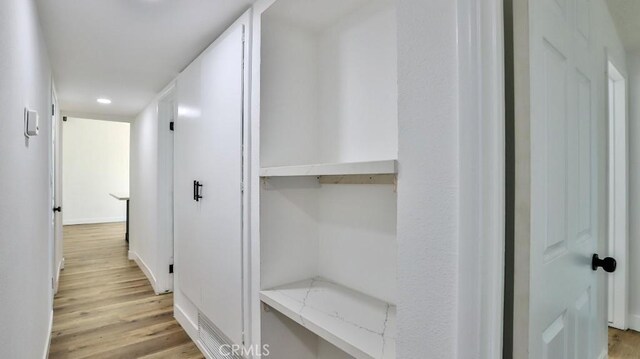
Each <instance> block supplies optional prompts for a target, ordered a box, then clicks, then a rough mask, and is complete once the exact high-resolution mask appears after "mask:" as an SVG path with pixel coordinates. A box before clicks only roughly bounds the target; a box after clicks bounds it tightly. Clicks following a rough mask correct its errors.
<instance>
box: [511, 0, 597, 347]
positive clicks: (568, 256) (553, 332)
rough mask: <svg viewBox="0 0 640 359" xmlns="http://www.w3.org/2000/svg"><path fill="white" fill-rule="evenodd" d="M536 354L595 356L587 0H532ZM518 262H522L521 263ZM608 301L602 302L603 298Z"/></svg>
mask: <svg viewBox="0 0 640 359" xmlns="http://www.w3.org/2000/svg"><path fill="white" fill-rule="evenodd" d="M529 6H530V10H531V12H530V22H531V24H530V51H531V57H530V59H531V64H530V65H531V239H530V240H531V244H530V246H531V252H530V261H531V262H530V296H529V310H530V313H529V358H532V359H534V358H535V359H539V358H558V359H560V358H574V359H591V358H597V357H598V356H599V355H600V354H601V351H602V350H603V349H604V348H602V347H601V345H600V344H599V343H601V342H602V341H601V340H600V339H599V338H598V337H597V336H598V335H599V333H601V327H603V326H605V325H606V324H605V323H604V322H601V321H600V320H599V319H598V318H599V317H598V310H599V309H598V308H599V307H601V305H600V304H602V303H601V302H602V299H601V298H602V295H601V294H602V293H601V291H603V290H604V288H600V287H599V286H598V283H597V280H596V278H597V277H596V276H597V275H598V273H597V272H594V271H593V270H592V269H591V257H592V255H593V254H594V253H596V252H597V248H598V233H599V232H598V221H597V218H598V216H601V215H602V214H603V213H604V212H603V210H602V208H601V205H599V199H598V188H599V186H601V184H598V183H597V180H598V171H600V170H602V168H600V167H601V166H600V165H599V161H598V157H599V156H601V155H602V153H601V152H602V151H601V147H600V146H599V145H598V141H599V140H600V137H599V135H598V132H599V128H598V123H597V116H598V112H597V111H596V110H597V107H596V106H597V101H596V100H595V98H596V91H595V86H596V83H597V81H599V77H598V71H597V68H596V66H594V63H595V60H594V56H593V53H592V50H593V44H592V36H591V31H592V29H591V16H590V3H589V1H588V0H533V1H529ZM515 265H516V266H517V265H518V263H516V264H515ZM599 301H600V303H599Z"/></svg>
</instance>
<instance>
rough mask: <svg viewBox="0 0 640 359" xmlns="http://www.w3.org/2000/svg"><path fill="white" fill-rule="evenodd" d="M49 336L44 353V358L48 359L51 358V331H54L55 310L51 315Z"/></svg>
mask: <svg viewBox="0 0 640 359" xmlns="http://www.w3.org/2000/svg"><path fill="white" fill-rule="evenodd" d="M48 328H49V334H48V335H47V343H46V344H45V346H44V353H42V358H43V359H47V358H48V357H49V348H51V331H52V330H53V308H51V314H50V315H49V326H48Z"/></svg>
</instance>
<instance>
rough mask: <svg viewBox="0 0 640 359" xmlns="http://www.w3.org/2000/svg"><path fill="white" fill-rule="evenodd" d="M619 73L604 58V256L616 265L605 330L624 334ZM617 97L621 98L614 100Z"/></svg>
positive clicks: (624, 163)
mask: <svg viewBox="0 0 640 359" xmlns="http://www.w3.org/2000/svg"><path fill="white" fill-rule="evenodd" d="M607 52H608V51H607ZM619 69H620V67H619V66H618V65H617V64H616V61H615V60H614V59H613V57H612V56H610V54H607V61H606V74H607V76H606V79H607V89H606V96H607V97H606V98H607V101H606V111H607V112H606V113H607V130H608V135H607V141H608V143H607V151H608V154H607V171H608V178H607V246H608V254H607V255H608V256H611V257H614V258H616V260H617V262H618V266H617V268H616V272H615V273H614V274H613V276H610V277H608V292H609V293H608V294H609V296H608V298H609V300H611V301H612V302H610V303H608V304H609V306H610V307H612V308H611V309H612V311H613V313H612V314H613V317H609V326H612V327H614V328H618V329H622V330H626V329H628V327H629V326H628V323H629V321H628V318H627V317H628V292H627V289H628V282H629V278H628V264H629V254H628V248H629V247H628V238H629V225H628V223H629V222H628V208H629V204H628V188H629V145H628V143H629V141H628V133H629V124H628V110H627V108H628V107H627V106H628V105H627V104H628V97H627V94H628V88H627V83H628V81H627V76H626V74H624V73H623V72H622V71H620V70H619ZM612 86H613V91H612ZM619 93H621V96H618V94H619ZM612 96H613V97H612ZM620 101H621V102H620ZM612 102H614V103H615V105H614V107H612Z"/></svg>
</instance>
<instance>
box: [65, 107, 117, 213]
mask: <svg viewBox="0 0 640 359" xmlns="http://www.w3.org/2000/svg"><path fill="white" fill-rule="evenodd" d="M63 131H64V137H63V140H62V141H63V145H62V152H63V159H62V162H63V163H64V165H63V168H62V173H63V175H62V176H63V177H62V185H63V191H62V192H63V203H62V208H63V211H62V216H63V222H64V224H65V225H67V224H80V223H106V222H120V221H124V220H125V218H126V204H125V202H123V201H118V200H116V199H115V198H113V197H111V196H110V195H109V193H128V192H129V124H128V123H124V122H110V121H99V120H88V119H78V118H69V119H68V121H67V122H63Z"/></svg>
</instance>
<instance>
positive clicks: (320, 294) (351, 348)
mask: <svg viewBox="0 0 640 359" xmlns="http://www.w3.org/2000/svg"><path fill="white" fill-rule="evenodd" d="M260 299H261V300H262V301H263V302H264V303H265V304H267V305H269V306H270V307H272V308H273V309H275V310H277V311H279V312H281V313H282V314H284V315H286V316H287V317H289V318H291V319H292V320H294V321H296V322H297V323H298V324H300V325H302V326H304V327H305V328H307V329H309V330H310V331H312V332H313V333H315V334H317V335H318V336H320V337H321V338H323V339H325V340H326V341H328V342H330V343H331V344H333V345H335V346H336V347H338V348H340V349H342V350H343V351H345V352H346V353H348V354H350V355H351V356H354V357H356V358H358V359H360V358H366V359H393V358H395V356H396V353H395V352H396V307H395V306H394V305H392V304H389V303H385V302H383V301H381V300H379V299H376V298H373V297H370V296H368V295H365V294H362V293H360V292H357V291H354V290H352V289H349V288H347V287H344V286H341V285H338V284H335V283H332V282H329V281H326V280H324V279H321V278H314V279H308V280H304V281H301V282H296V283H292V284H288V285H285V286H281V287H277V288H275V289H271V290H264V291H261V292H260Z"/></svg>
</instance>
